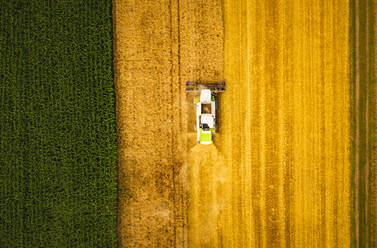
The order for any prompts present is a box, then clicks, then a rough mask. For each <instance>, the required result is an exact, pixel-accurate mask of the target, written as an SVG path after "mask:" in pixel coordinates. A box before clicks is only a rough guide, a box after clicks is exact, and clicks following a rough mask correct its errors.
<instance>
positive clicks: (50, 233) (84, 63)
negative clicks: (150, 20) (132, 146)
mask: <svg viewBox="0 0 377 248" xmlns="http://www.w3.org/2000/svg"><path fill="white" fill-rule="evenodd" d="M111 29H112V25H111V2H109V1H76V0H74V1H37V0H33V1H32V0H30V1H1V3H0V54H1V56H0V230H1V231H0V246H1V247H116V245H117V239H116V210H117V178H116V132H115V131H116V130H115V109H114V108H115V96H114V86H113V75H112V58H113V52H112V42H111Z"/></svg>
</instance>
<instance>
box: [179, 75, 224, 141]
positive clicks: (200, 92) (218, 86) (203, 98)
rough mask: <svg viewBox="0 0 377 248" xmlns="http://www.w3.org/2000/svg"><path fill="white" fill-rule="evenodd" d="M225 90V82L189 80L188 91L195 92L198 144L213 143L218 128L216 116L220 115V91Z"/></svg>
mask: <svg viewBox="0 0 377 248" xmlns="http://www.w3.org/2000/svg"><path fill="white" fill-rule="evenodd" d="M223 91H225V81H223V82H187V83H186V93H188V92H194V93H195V94H196V95H195V96H194V106H195V112H196V123H195V130H196V132H197V142H198V144H204V145H209V144H212V143H213V134H214V133H215V132H216V131H217V130H218V123H217V119H216V116H217V115H218V111H219V110H218V99H217V98H218V96H217V94H218V93H219V92H223Z"/></svg>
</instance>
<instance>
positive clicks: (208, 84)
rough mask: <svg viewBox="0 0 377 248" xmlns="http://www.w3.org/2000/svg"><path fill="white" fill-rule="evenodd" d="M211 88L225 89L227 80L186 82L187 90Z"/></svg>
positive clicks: (212, 89) (218, 90)
mask: <svg viewBox="0 0 377 248" xmlns="http://www.w3.org/2000/svg"><path fill="white" fill-rule="evenodd" d="M202 89H210V90H211V91H212V92H222V91H225V81H223V82H199V81H198V82H186V92H191V91H199V90H202Z"/></svg>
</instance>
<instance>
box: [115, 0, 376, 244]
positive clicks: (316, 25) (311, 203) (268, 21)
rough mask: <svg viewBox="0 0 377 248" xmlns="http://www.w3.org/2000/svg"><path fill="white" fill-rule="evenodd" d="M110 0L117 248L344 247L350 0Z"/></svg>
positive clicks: (348, 150) (346, 233) (348, 208)
mask: <svg viewBox="0 0 377 248" xmlns="http://www.w3.org/2000/svg"><path fill="white" fill-rule="evenodd" d="M113 2H114V8H113V13H114V35H115V42H114V52H115V67H114V70H115V82H116V92H117V125H118V136H119V139H118V147H119V148H118V149H119V152H118V154H119V184H120V186H121V187H123V188H124V189H125V191H126V194H123V195H120V196H119V201H120V203H119V218H118V219H119V221H118V234H119V240H120V242H119V243H120V246H121V247H194V248H195V247H225V248H232V247H242V248H243V247H245V248H247V247H266V248H269V247H297V248H303V247H305V248H309V247H350V244H351V237H352V235H351V230H352V223H351V219H352V216H351V212H352V211H351V208H352V203H351V199H352V192H351V178H352V172H351V164H350V156H351V155H350V154H351V143H350V142H351V141H350V140H351V137H350V134H351V131H350V128H351V124H350V123H351V120H350V118H351V117H350V111H349V109H350V104H351V103H350V98H351V97H350V42H349V39H350V34H349V32H350V27H349V25H350V24H349V18H350V10H349V6H350V2H349V1H344V0H334V1H324V0H318V1H299V0H288V1H284V0H274V1H263V0H255V1H251V0H223V1H222V0H209V1H196V0H180V1H168V0H156V1H149V0H140V1H133V0H114V1H113ZM376 49H377V48H376ZM375 64H377V63H375ZM376 71H377V70H376ZM223 79H226V86H227V87H226V88H227V89H226V92H225V93H222V95H221V97H220V108H221V111H220V112H221V113H220V117H219V120H220V129H219V132H218V133H217V134H216V135H215V144H214V145H210V146H203V145H196V142H195V133H194V131H193V130H192V125H193V118H194V117H193V114H194V112H193V103H192V97H191V96H189V95H187V94H186V93H185V90H184V87H185V82H186V81H195V80H203V81H220V80H223ZM373 197H375V196H373Z"/></svg>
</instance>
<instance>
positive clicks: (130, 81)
mask: <svg viewBox="0 0 377 248" xmlns="http://www.w3.org/2000/svg"><path fill="white" fill-rule="evenodd" d="M113 13H114V36H115V41H114V47H115V81H116V89H117V90H116V92H117V126H118V137H119V142H118V145H119V147H118V148H119V149H118V155H119V184H120V187H121V193H120V196H119V197H120V205H119V224H118V231H119V240H120V246H121V247H187V246H188V243H187V242H188V236H190V230H188V229H189V228H187V219H188V215H189V214H190V213H188V212H187V209H188V208H187V196H188V192H187V188H188V179H189V178H190V176H189V174H188V173H189V171H188V166H190V165H189V164H188V163H187V160H188V156H189V155H188V154H187V153H188V151H189V149H190V148H191V147H192V146H193V145H195V142H196V141H195V138H194V137H195V134H194V133H188V132H189V130H190V129H191V132H192V128H191V127H192V126H193V124H194V122H192V123H191V124H190V121H189V120H190V119H191V118H193V117H192V115H193V114H194V113H193V112H192V104H193V102H192V98H191V100H190V97H187V98H186V95H185V92H184V90H185V89H184V83H185V82H186V81H195V80H209V81H215V80H222V79H223V23H222V5H221V1H219V0H211V1H196V0H181V1H164V0H159V1H149V0H142V1H130V0H116V1H114V11H113ZM189 126H190V128H188V127H189ZM193 183H195V181H194V182H193Z"/></svg>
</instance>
